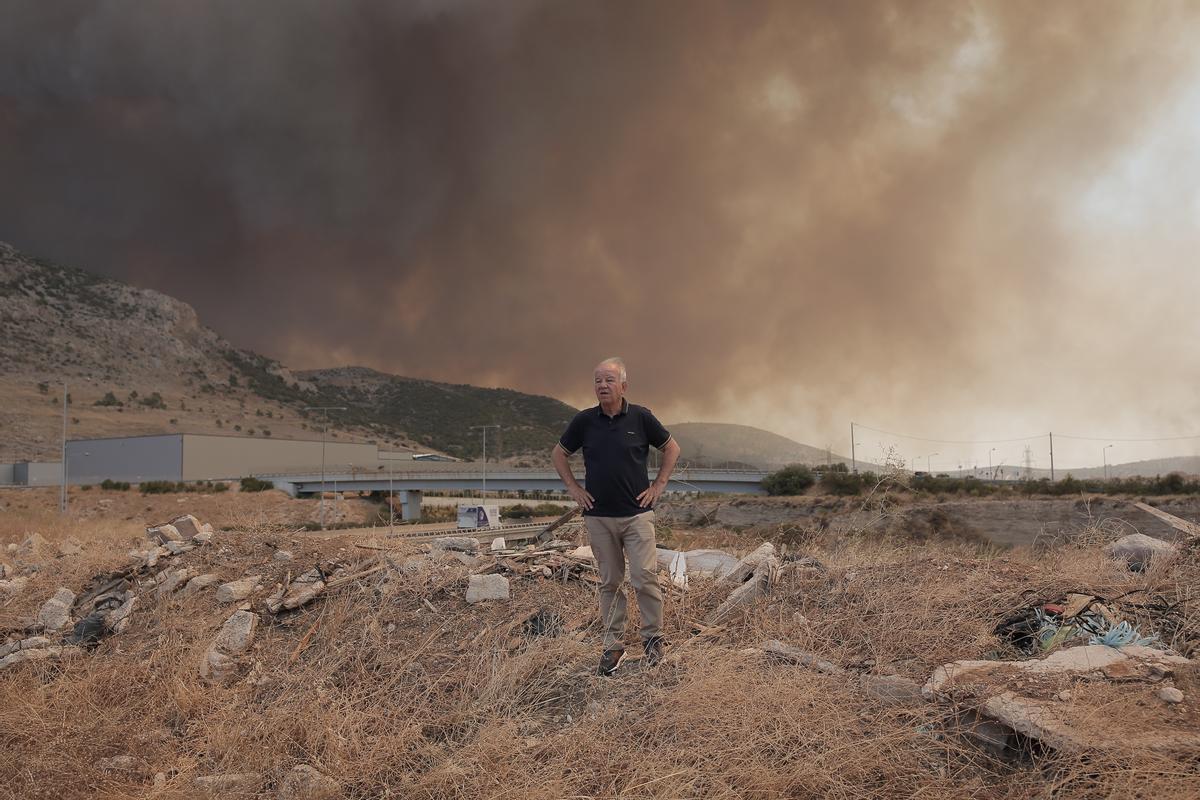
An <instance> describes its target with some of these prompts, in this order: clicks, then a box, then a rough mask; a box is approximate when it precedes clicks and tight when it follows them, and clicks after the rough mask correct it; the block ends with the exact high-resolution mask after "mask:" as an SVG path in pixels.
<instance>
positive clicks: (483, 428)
mask: <svg viewBox="0 0 1200 800" xmlns="http://www.w3.org/2000/svg"><path fill="white" fill-rule="evenodd" d="M488 428H495V429H496V430H500V426H499V425H472V426H471V430H473V431H483V490H482V496H483V499H485V500H486V499H487V432H488Z"/></svg>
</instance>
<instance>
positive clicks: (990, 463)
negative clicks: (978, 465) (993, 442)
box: [988, 447, 996, 480]
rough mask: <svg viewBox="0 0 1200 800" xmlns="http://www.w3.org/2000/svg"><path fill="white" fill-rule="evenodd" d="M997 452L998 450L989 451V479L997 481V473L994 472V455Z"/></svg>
mask: <svg viewBox="0 0 1200 800" xmlns="http://www.w3.org/2000/svg"><path fill="white" fill-rule="evenodd" d="M994 452H996V448H994V447H993V448H992V449H991V450H988V477H990V478H991V479H992V480H995V479H996V473H994V472H992V453H994Z"/></svg>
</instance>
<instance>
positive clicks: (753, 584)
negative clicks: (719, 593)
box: [706, 546, 779, 625]
mask: <svg viewBox="0 0 1200 800" xmlns="http://www.w3.org/2000/svg"><path fill="white" fill-rule="evenodd" d="M760 549H761V548H760ZM772 549H773V546H772ZM778 566H779V564H778V562H776V560H775V557H774V556H767V557H766V558H764V559H763V560H761V561H759V563H758V566H757V567H756V568H755V570H754V572H753V574H752V575H751V576H750V580H748V581H746V582H745V583H743V584H742V585H741V586H738V587H737V588H736V589H734V590H733V591H732V592H731V593H730V594H729V597H727V598H725V602H724V603H721V605H719V606H717V608H716V610H715V611H713V612H712V613H711V614H709V615H708V619H707V620H706V621H707V622H708V624H710V625H715V624H717V623H719V622H721V621H722V620H724V619H726V618H728V617H729V616H730V615H732V614H733V613H735V612H739V611H745V610H747V609H749V608H750V607H751V606H753V605H754V603H755V602H757V601H758V599H759V598H760V597H762V596H763V595H764V594H766V592H767V590H768V589H769V588H770V585H771V581H772V580H773V576H774V573H775V570H776V569H778ZM739 569H741V567H739ZM730 574H731V575H732V574H733V573H730ZM727 577H728V576H727ZM724 580H725V579H724V578H722V579H721V582H724Z"/></svg>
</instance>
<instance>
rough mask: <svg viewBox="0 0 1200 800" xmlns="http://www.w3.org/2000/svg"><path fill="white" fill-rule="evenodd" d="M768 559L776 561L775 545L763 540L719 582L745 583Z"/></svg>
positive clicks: (718, 581)
mask: <svg viewBox="0 0 1200 800" xmlns="http://www.w3.org/2000/svg"><path fill="white" fill-rule="evenodd" d="M767 559H771V560H772V561H775V545H773V544H771V543H770V542H763V543H762V544H760V545H759V546H758V548H757V549H755V550H754V552H752V553H750V554H748V555H747V556H746V557H744V558H743V559H741V560H740V561H738V562H737V564H736V565H735V566H734V567H733V568H732V569H730V570H729V571H728V572H726V573H725V574H723V575H722V576H721V577H720V578H719V579H718V580H717V583H721V584H730V585H734V586H736V585H737V584H739V583H744V582H745V581H746V580H747V579H749V578H750V576H751V575H754V574H755V573H756V572H757V571H758V567H759V565H760V564H762V563H763V562H764V561H766V560H767ZM689 560H690V559H689Z"/></svg>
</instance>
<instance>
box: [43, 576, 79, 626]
mask: <svg viewBox="0 0 1200 800" xmlns="http://www.w3.org/2000/svg"><path fill="white" fill-rule="evenodd" d="M74 603H75V593H74V592H72V591H71V590H70V589H67V588H66V587H63V588H60V589H59V590H58V591H57V592H55V593H54V596H53V597H51V598H50V599H49V600H47V601H46V602H45V603H43V604H42V607H41V608H40V609H39V610H38V613H37V621H38V624H40V625H41V626H42V627H43V628H45V629H46V630H48V631H57V630H62V629H63V628H65V627H66V625H67V623H68V622H70V621H71V606H72V605H73V604H74Z"/></svg>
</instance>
